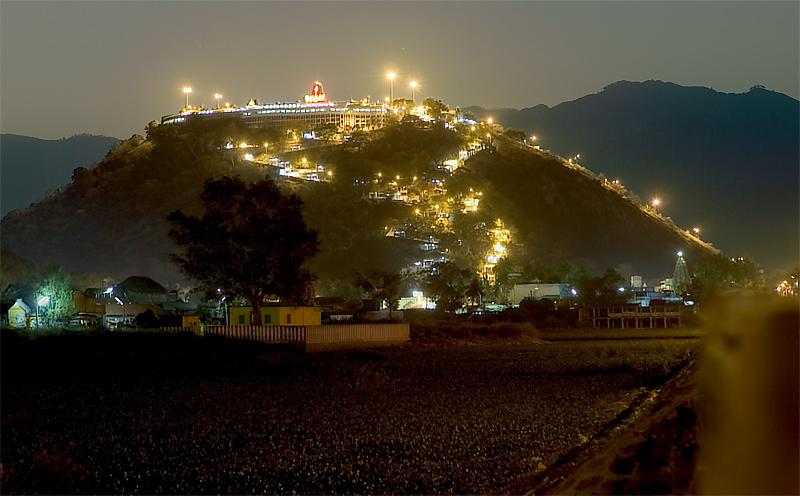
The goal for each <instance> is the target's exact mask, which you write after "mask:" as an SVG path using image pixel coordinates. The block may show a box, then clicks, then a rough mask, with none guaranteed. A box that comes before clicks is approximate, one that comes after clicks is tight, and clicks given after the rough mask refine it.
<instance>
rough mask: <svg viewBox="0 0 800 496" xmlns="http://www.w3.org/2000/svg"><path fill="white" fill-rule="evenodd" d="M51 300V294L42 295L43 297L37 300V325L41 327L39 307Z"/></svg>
mask: <svg viewBox="0 0 800 496" xmlns="http://www.w3.org/2000/svg"><path fill="white" fill-rule="evenodd" d="M49 301H50V297H49V296H42V297H41V298H39V300H38V301H37V302H36V327H37V328H39V327H41V326H42V325H41V321H39V307H41V306H42V305H47V303H48V302H49Z"/></svg>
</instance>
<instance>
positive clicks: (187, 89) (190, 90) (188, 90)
mask: <svg viewBox="0 0 800 496" xmlns="http://www.w3.org/2000/svg"><path fill="white" fill-rule="evenodd" d="M183 92H184V93H191V92H192V89H191V88H188V87H187V88H184V89H183Z"/></svg>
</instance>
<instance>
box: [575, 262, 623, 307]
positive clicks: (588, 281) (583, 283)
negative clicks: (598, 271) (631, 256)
mask: <svg viewBox="0 0 800 496" xmlns="http://www.w3.org/2000/svg"><path fill="white" fill-rule="evenodd" d="M577 286H578V304H580V305H581V306H584V307H590V308H591V307H594V308H605V307H613V306H619V305H622V304H624V303H625V302H626V301H627V300H628V297H629V294H628V292H627V291H624V288H625V286H624V280H623V279H622V276H620V275H619V272H617V271H616V270H614V269H606V271H605V272H604V273H603V275H602V276H600V277H587V278H583V279H580V280H579V281H578V284H577ZM620 288H622V289H623V291H620Z"/></svg>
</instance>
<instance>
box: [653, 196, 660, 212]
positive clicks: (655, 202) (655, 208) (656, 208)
mask: <svg viewBox="0 0 800 496" xmlns="http://www.w3.org/2000/svg"><path fill="white" fill-rule="evenodd" d="M660 203H661V201H660V200H659V199H658V198H656V199H655V200H653V210H655V212H656V213H658V205H659V204H660Z"/></svg>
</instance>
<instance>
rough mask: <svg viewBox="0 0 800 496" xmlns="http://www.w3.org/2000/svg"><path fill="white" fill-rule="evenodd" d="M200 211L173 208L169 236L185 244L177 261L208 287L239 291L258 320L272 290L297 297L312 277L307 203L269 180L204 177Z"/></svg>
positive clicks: (312, 236) (313, 248) (312, 234)
mask: <svg viewBox="0 0 800 496" xmlns="http://www.w3.org/2000/svg"><path fill="white" fill-rule="evenodd" d="M200 200H201V202H202V205H203V207H204V208H205V215H204V216H203V217H202V218H198V217H193V216H187V215H186V214H184V213H183V212H182V211H180V210H177V211H175V212H172V213H171V214H170V215H169V216H168V217H167V220H168V221H169V223H170V226H171V227H170V231H169V236H170V238H171V239H172V240H173V241H174V242H175V243H176V244H177V245H178V247H180V248H181V250H182V252H181V253H177V254H176V253H173V254H172V260H173V261H174V262H175V263H176V264H177V265H178V266H180V268H181V269H182V270H183V272H184V273H185V274H186V275H187V276H189V277H191V278H193V279H196V280H198V281H199V282H200V283H201V285H203V286H204V287H205V289H206V290H207V291H217V290H221V291H222V292H223V293H225V294H229V295H236V296H241V297H243V298H245V299H246V300H248V301H249V302H250V304H251V306H252V309H253V320H254V321H256V322H261V305H262V304H263V302H264V299H265V298H267V297H268V296H276V297H278V298H280V299H281V300H283V301H299V300H300V299H301V297H302V295H303V293H304V292H305V289H306V286H307V285H308V284H309V283H310V282H311V274H310V273H309V272H308V271H307V270H306V269H305V268H304V267H303V265H304V264H305V262H307V261H308V260H309V259H311V258H312V257H313V256H314V255H315V254H316V253H317V251H318V242H317V233H316V231H313V230H310V229H308V228H307V227H306V224H305V221H304V220H303V202H302V200H301V199H300V198H299V197H298V196H297V195H295V194H284V193H283V192H282V191H281V190H280V189H279V188H278V186H277V184H275V182H274V181H272V180H271V179H268V178H267V179H264V180H262V181H257V182H254V183H250V184H247V183H245V182H244V181H242V180H241V179H239V178H238V177H222V178H220V179H216V180H209V181H207V182H206V183H205V187H204V189H203V192H202V194H201V195H200Z"/></svg>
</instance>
